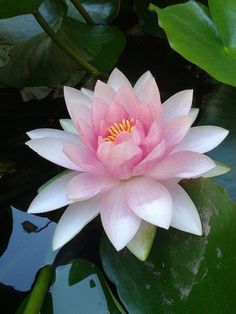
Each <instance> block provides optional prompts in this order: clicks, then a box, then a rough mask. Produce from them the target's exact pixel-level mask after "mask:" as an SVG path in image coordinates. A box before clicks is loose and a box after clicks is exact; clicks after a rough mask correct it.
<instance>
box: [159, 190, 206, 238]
mask: <svg viewBox="0 0 236 314" xmlns="http://www.w3.org/2000/svg"><path fill="white" fill-rule="evenodd" d="M165 186H166V188H167V189H168V190H169V192H170V195H171V197H172V201H173V217H172V221H171V224H170V225H171V226H172V227H174V228H177V229H179V230H182V231H186V232H190V233H193V234H196V235H202V225H201V220H200V217H199V214H198V211H197V209H196V207H195V205H194V204H193V202H192V200H191V199H190V197H189V196H188V194H187V193H186V192H185V191H184V189H182V188H181V187H180V186H179V185H178V184H176V185H175V186H173V185H171V186H170V185H168V184H165Z"/></svg>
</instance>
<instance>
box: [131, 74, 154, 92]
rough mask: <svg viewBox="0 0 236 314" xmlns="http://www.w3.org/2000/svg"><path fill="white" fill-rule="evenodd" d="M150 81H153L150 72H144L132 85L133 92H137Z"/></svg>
mask: <svg viewBox="0 0 236 314" xmlns="http://www.w3.org/2000/svg"><path fill="white" fill-rule="evenodd" d="M150 79H153V76H152V73H151V72H150V71H147V72H145V73H144V74H143V75H142V76H140V78H139V79H138V80H137V82H136V84H135V85H134V90H135V92H138V91H139V89H140V88H141V87H142V86H143V85H144V84H145V83H146V82H147V81H149V80H150Z"/></svg>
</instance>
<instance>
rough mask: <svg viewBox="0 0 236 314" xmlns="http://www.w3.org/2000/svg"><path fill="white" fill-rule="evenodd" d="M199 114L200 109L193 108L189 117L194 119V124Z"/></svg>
mask: <svg viewBox="0 0 236 314" xmlns="http://www.w3.org/2000/svg"><path fill="white" fill-rule="evenodd" d="M198 114H199V108H191V109H190V111H189V116H190V117H192V118H193V122H194V121H195V120H196V119H197V116H198Z"/></svg>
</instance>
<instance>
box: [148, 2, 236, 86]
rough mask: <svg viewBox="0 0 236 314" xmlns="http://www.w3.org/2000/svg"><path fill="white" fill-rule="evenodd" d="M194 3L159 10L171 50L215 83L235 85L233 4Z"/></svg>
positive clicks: (235, 54)
mask: <svg viewBox="0 0 236 314" xmlns="http://www.w3.org/2000/svg"><path fill="white" fill-rule="evenodd" d="M208 3H209V9H208V7H207V6H205V5H203V4H202V3H199V2H196V1H188V2H186V3H184V4H177V5H172V6H169V7H167V8H165V9H160V8H158V7H156V6H155V5H150V10H151V11H155V12H156V13H157V15H158V22H159V25H160V26H161V27H162V28H163V29H164V30H165V32H166V34H167V37H168V40H169V43H170V45H171V47H172V48H173V49H174V50H175V51H177V52H178V53H179V54H181V55H182V56H183V57H184V58H186V59H187V60H189V61H191V62H192V63H194V64H196V65H198V66H199V67H200V68H202V69H204V70H205V71H206V72H208V73H209V74H210V75H212V76H213V77H214V78H216V79H217V80H219V81H221V82H223V83H226V84H229V85H233V86H236V76H235V73H236V49H235V48H236V40H235V27H236V19H235V12H236V1H234V0H227V1H219V0H211V1H209V2H208Z"/></svg>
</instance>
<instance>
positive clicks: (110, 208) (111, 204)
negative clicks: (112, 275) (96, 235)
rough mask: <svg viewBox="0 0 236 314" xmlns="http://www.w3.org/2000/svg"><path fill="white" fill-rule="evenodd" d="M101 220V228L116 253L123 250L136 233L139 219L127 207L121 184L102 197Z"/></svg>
mask: <svg viewBox="0 0 236 314" xmlns="http://www.w3.org/2000/svg"><path fill="white" fill-rule="evenodd" d="M101 219H102V224H103V228H104V230H105V232H106V234H107V236H108V238H109V239H110V241H111V243H112V244H113V245H114V247H115V248H116V250H117V251H119V250H121V249H123V248H124V247H125V246H126V245H127V244H128V243H129V242H130V241H131V240H132V238H133V237H134V235H135V234H136V232H137V231H138V229H139V226H140V223H141V219H140V218H139V217H137V216H136V215H135V214H134V213H133V212H132V211H131V209H130V208H129V206H128V205H127V203H126V197H125V189H124V186H123V184H121V185H119V186H118V187H117V188H115V189H113V190H112V191H110V192H109V193H107V194H106V195H105V196H104V197H103V199H102V210H101Z"/></svg>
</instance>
